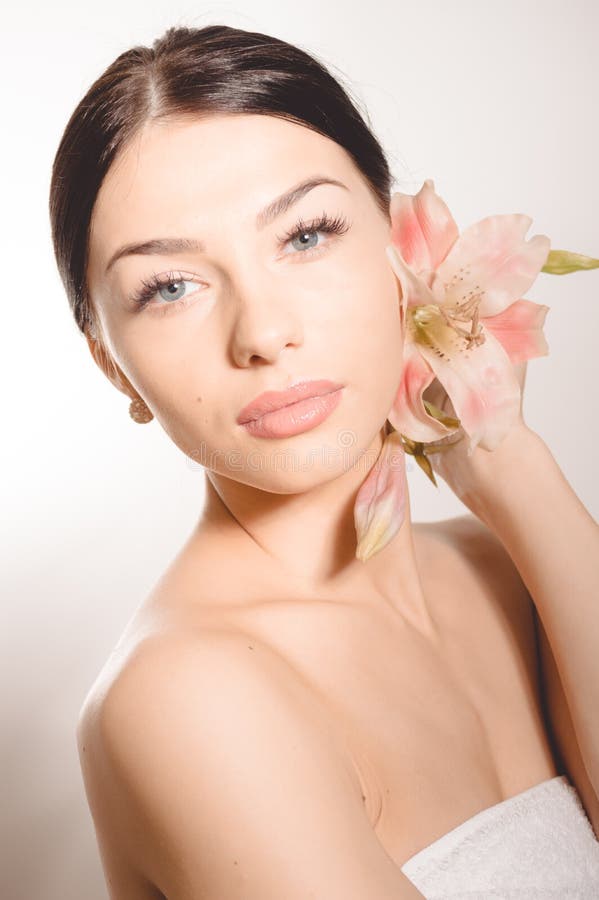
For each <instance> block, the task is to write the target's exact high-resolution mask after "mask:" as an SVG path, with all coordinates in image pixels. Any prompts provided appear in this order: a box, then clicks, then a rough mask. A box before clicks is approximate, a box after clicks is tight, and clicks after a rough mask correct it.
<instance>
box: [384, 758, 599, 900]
mask: <svg viewBox="0 0 599 900" xmlns="http://www.w3.org/2000/svg"><path fill="white" fill-rule="evenodd" d="M401 871H402V872H403V873H404V875H406V876H407V878H409V879H410V881H412V882H413V883H414V884H415V885H416V887H417V888H418V890H419V891H420V892H421V893H422V894H424V896H425V897H426V898H427V900H491V898H493V900H553V898H555V900H599V841H598V840H597V838H596V837H595V833H594V831H593V828H592V826H591V823H590V822H589V819H588V818H587V815H586V813H585V811H584V807H583V805H582V803H581V800H580V796H579V794H578V791H577V790H576V788H575V787H574V785H572V784H571V783H570V781H569V780H568V778H567V776H566V775H556V776H555V777H554V778H549V779H547V781H543V782H541V784H537V785H535V786H534V787H532V788H529V789H528V790H526V791H523V792H522V793H520V794H517V795H516V796H515V797H509V798H508V799H507V800H503V801H501V802H500V803H497V804H495V805H494V806H491V807H489V808H488V809H484V810H482V811H481V812H479V813H477V814H476V815H474V816H472V818H470V819H467V821H466V822H463V823H462V824H461V825H458V826H457V827H456V828H453V829H452V830H451V831H449V832H448V833H447V834H444V835H443V836H442V837H440V838H439V839H438V840H436V841H434V842H433V843H432V844H429V846H428V847H425V848H424V849H423V850H421V851H420V852H418V853H416V854H415V855H414V856H411V857H410V859H408V860H406V862H405V863H404V864H403V866H402V867H401Z"/></svg>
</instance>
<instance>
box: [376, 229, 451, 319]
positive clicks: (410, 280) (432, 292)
mask: <svg viewBox="0 0 599 900" xmlns="http://www.w3.org/2000/svg"><path fill="white" fill-rule="evenodd" d="M385 253H386V255H387V259H388V260H389V262H390V264H391V268H392V269H393V271H394V273H395V275H396V276H397V280H398V281H399V284H400V286H401V300H400V304H401V312H402V321H404V322H405V313H406V310H407V309H408V307H410V306H426V305H428V304H431V303H432V304H441V303H443V302H444V297H445V288H444V286H443V282H442V281H441V279H440V278H439V276H438V275H437V273H436V272H433V271H432V270H431V271H429V270H425V274H426V276H427V278H426V279H425V278H423V277H422V275H417V274H416V273H415V272H414V271H413V270H412V269H411V268H410V267H409V266H408V265H407V264H406V262H405V261H404V259H403V258H402V256H401V254H400V253H399V251H398V250H397V247H394V246H393V244H388V245H387V247H385ZM429 284H430V286H429Z"/></svg>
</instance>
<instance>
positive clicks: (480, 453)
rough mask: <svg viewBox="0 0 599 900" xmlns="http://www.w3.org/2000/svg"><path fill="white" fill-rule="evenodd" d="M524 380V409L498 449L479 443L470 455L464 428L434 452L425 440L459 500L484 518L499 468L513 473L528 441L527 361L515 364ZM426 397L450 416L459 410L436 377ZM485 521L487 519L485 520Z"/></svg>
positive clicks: (433, 461) (429, 453)
mask: <svg viewBox="0 0 599 900" xmlns="http://www.w3.org/2000/svg"><path fill="white" fill-rule="evenodd" d="M514 371H515V372H516V375H517V378H518V381H519V384H520V390H521V395H520V410H519V415H518V418H517V420H516V422H515V423H514V425H513V426H512V428H511V429H510V430H509V432H508V433H507V434H506V436H505V437H504V439H503V441H502V442H501V444H499V446H498V447H496V449H495V450H484V449H482V448H481V447H475V448H474V450H473V452H472V454H471V455H470V456H469V455H468V437H467V435H466V434H465V432H464V430H463V428H461V427H460V428H459V429H458V431H457V433H454V434H451V435H449V436H448V437H447V438H442V439H441V440H439V441H435V443H434V446H437V447H439V446H440V447H442V448H443V449H442V450H439V451H438V452H433V448H432V447H431V446H430V445H428V446H427V445H426V444H425V448H426V456H427V457H428V458H429V460H430V463H431V466H432V468H433V471H434V472H435V474H437V475H439V476H440V477H441V478H442V479H443V481H445V482H446V484H447V485H449V487H450V488H451V490H452V491H453V492H454V494H455V495H456V496H457V497H458V499H459V500H461V501H462V503H464V505H465V506H467V507H468V509H469V510H470V511H471V512H472V513H474V515H476V516H478V517H479V518H481V519H483V515H482V506H481V502H480V501H481V499H482V497H483V496H484V494H485V492H486V491H487V488H488V486H489V485H490V484H491V483H494V484H495V485H496V484H497V480H498V478H499V472H500V470H501V477H505V475H506V474H507V473H509V468H510V466H512V465H513V466H515V465H517V461H518V456H519V453H520V452H521V447H522V445H523V441H524V442H525V440H526V438H527V437H528V435H529V434H531V431H530V429H529V428H528V426H527V425H526V423H525V421H524V418H523V415H522V405H523V404H522V397H523V392H524V385H525V382H526V372H527V362H522V363H516V364H514ZM424 398H425V399H426V400H430V402H431V403H433V404H434V405H435V406H437V407H438V408H439V409H441V410H442V411H443V412H445V413H447V414H448V415H450V416H454V417H456V412H455V409H454V407H453V404H452V402H451V400H450V399H449V396H448V394H447V392H446V391H445V389H444V387H443V385H442V384H441V383H440V382H439V381H437V379H435V380H434V381H433V383H432V384H431V385H430V386H429V387H428V388H427V389H426V391H425V392H424ZM456 434H461V435H462V436H463V437H462V440H459V441H457V442H456ZM483 521H484V520H483Z"/></svg>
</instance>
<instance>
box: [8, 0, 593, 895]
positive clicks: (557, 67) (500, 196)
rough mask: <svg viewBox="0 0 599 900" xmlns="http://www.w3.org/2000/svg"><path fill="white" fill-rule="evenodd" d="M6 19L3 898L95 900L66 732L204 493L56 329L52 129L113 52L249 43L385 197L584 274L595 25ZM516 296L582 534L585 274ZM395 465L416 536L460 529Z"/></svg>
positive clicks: (425, 3)
mask: <svg viewBox="0 0 599 900" xmlns="http://www.w3.org/2000/svg"><path fill="white" fill-rule="evenodd" d="M3 15H4V23H3V34H2V53H1V54H0V66H1V80H0V87H1V90H2V98H1V99H2V124H3V128H2V141H1V144H0V148H1V149H0V152H1V153H2V170H1V171H2V216H1V223H0V227H1V228H2V248H3V250H2V271H3V275H4V290H3V291H2V301H3V302H2V319H1V320H0V321H1V323H2V327H1V334H2V340H1V348H2V352H1V353H0V365H1V366H2V407H1V410H2V425H3V429H2V435H3V438H2V453H3V461H2V466H1V472H2V492H3V493H2V513H3V515H2V540H1V542H0V546H1V548H2V551H1V552H2V585H1V589H2V599H3V603H2V614H3V615H2V622H1V623H0V624H1V635H2V636H1V641H2V644H1V646H0V659H2V663H3V673H2V679H1V685H2V701H3V710H2V724H3V728H2V775H3V785H2V804H1V806H2V831H3V834H2V845H1V846H2V855H3V858H2V859H1V860H0V871H1V872H2V875H1V877H2V879H3V880H4V884H3V885H0V894H1V895H2V896H3V897H6V898H7V900H36V898H39V900H42V898H43V900H82V898H85V900H99V898H103V897H106V890H105V887H104V882H103V877H102V872H101V868H100V863H99V859H98V854H97V849H96V845H95V839H94V833H93V829H92V824H91V819H90V817H89V813H88V809H87V806H86V803H85V799H84V794H83V786H82V782H81V776H80V772H79V765H78V760H77V755H76V745H75V736H74V729H75V724H76V719H77V714H78V710H79V707H80V706H81V703H82V702H83V699H84V696H85V694H86V692H87V690H88V688H89V686H90V685H91V683H92V682H93V679H94V678H95V676H96V674H97V672H98V670H99V668H100V666H101V665H102V663H103V662H104V660H105V659H106V657H107V655H108V653H109V651H110V649H111V647H112V646H113V645H114V643H115V642H116V640H117V639H118V636H119V634H120V632H121V630H122V628H123V626H124V624H125V623H126V621H127V620H128V618H129V616H130V615H131V613H132V612H133V610H134V609H135V607H136V606H137V605H138V604H139V603H140V602H141V600H142V599H143V598H144V596H145V595H146V594H147V592H148V590H149V589H150V587H151V586H152V585H153V584H154V582H155V580H156V579H157V578H158V576H159V575H160V574H161V572H162V571H163V569H164V568H165V566H166V565H167V563H168V562H169V561H170V560H171V558H172V556H173V554H174V553H175V552H176V551H177V550H178V549H179V547H180V546H181V544H182V542H183V540H184V539H185V538H186V537H187V535H188V533H189V531H190V529H191V527H192V524H193V522H194V520H195V519H196V517H197V515H198V512H199V510H200V509H201V506H202V483H203V474H202V470H200V469H198V468H194V467H193V466H192V465H191V464H189V463H188V461H187V460H186V458H185V457H184V456H183V455H182V453H181V452H180V451H179V450H178V449H177V448H176V447H175V446H174V445H173V444H172V443H171V442H170V440H169V439H168V438H167V437H166V435H165V434H164V433H163V432H161V431H160V430H159V426H158V425H157V423H156V422H155V421H154V422H152V423H151V424H150V425H144V426H140V425H136V424H135V423H134V422H133V421H132V420H131V419H130V418H129V415H128V401H127V399H126V398H125V397H124V395H122V394H120V393H119V392H118V391H116V390H115V388H113V387H112V386H111V385H110V384H109V382H108V381H107V380H106V379H105V378H104V376H103V375H102V374H101V372H100V371H99V369H98V368H97V367H96V366H95V364H94V363H93V361H92V358H91V356H90V354H89V351H88V348H87V344H86V343H85V341H84V339H83V337H82V336H81V335H80V334H79V332H78V331H77V329H76V327H75V324H74V322H73V320H72V318H71V313H70V310H69V307H68V303H67V300H66V297H65V295H64V292H63V289H62V285H61V283H60V280H59V277H58V273H57V271H56V267H55V263H54V258H53V255H52V247H51V243H50V233H49V222H48V213H47V203H48V188H49V179H50V168H51V164H52V159H53V156H54V153H55V151H56V148H57V145H58V142H59V140H60V137H61V134H62V131H63V129H64V127H65V125H66V122H67V119H68V117H69V116H70V114H71V112H72V110H73V109H74V107H75V105H76V104H77V102H78V101H79V99H80V98H81V96H82V95H83V94H84V93H85V91H86V90H87V88H88V87H89V85H90V84H91V82H92V81H93V80H94V79H95V78H96V77H97V76H98V75H99V74H100V73H101V72H102V71H103V70H104V69H105V68H106V66H107V65H109V63H111V62H112V61H113V59H114V58H115V57H116V56H117V55H118V54H119V53H121V52H122V51H124V50H126V49H128V48H129V47H130V46H132V45H134V44H138V43H150V42H151V41H152V40H153V39H154V38H155V37H157V36H158V35H159V34H161V33H162V32H163V31H164V30H165V29H166V28H167V27H168V26H170V25H176V24H180V25H193V26H196V27H202V26H204V25H209V24H216V23H222V24H227V25H233V26H237V27H240V28H243V29H246V30H250V31H264V32H267V33H269V34H272V35H275V36H277V37H280V38H283V39H285V40H288V41H290V42H292V43H296V44H298V45H299V46H301V47H302V48H303V49H306V50H308V51H309V52H312V53H314V54H316V55H317V56H318V58H319V59H320V60H321V61H322V62H324V63H325V64H326V65H328V66H329V67H330V68H331V70H332V72H333V74H338V75H341V76H343V77H344V78H345V79H347V81H348V82H349V83H350V85H351V87H352V89H353V91H354V92H355V94H356V95H357V96H358V97H359V98H360V100H361V101H362V102H363V103H364V104H365V106H366V108H367V109H368V112H369V115H370V119H371V123H372V126H373V128H374V131H375V133H376V134H377V136H378V137H379V139H380V140H381V141H382V143H383V145H384V147H385V149H386V151H387V153H388V156H389V159H390V163H391V166H392V169H393V172H394V174H395V175H396V177H397V178H398V179H399V180H400V185H401V187H400V189H401V190H403V191H404V192H408V193H415V192H416V191H417V190H418V189H419V188H420V186H421V185H422V182H423V180H424V179H425V178H433V179H434V182H435V187H436V189H437V191H438V193H439V194H440V195H441V196H442V197H443V198H444V199H445V201H446V202H447V203H448V205H449V208H450V210H451V211H452V213H453V215H454V217H455V219H456V221H457V223H458V225H459V226H460V228H462V229H463V228H465V227H466V226H467V225H469V224H471V223H473V222H475V221H477V220H478V219H481V218H483V217H484V216H486V215H490V214H494V213H513V212H523V213H527V214H528V215H530V216H531V217H532V218H533V225H532V227H531V230H530V232H529V235H532V234H535V233H541V234H547V235H548V236H549V237H550V238H551V241H552V246H553V247H555V248H564V249H570V250H574V251H577V252H580V253H586V254H589V255H593V256H599V227H598V225H597V210H598V207H599V175H598V167H599V130H598V126H597V117H598V108H597V94H598V86H599V85H598V81H599V54H598V53H597V35H598V33H599V6H598V5H597V4H596V2H594V0H569V2H568V3H556V2H548V0H535V2H530V0H528V2H527V0H502V2H501V3H496V2H493V3H490V2H481V0H478V2H474V0H473V2H465V0H452V2H451V3H448V2H442V0H437V2H432V0H418V2H411V3H406V2H402V0H394V2H392V3H391V2H390V3H383V2H377V0H371V2H369V3H368V4H362V3H359V4H356V5H354V6H353V7H352V6H350V5H349V4H348V3H347V2H346V0H337V2H335V0H327V2H326V3H323V2H322V0H321V2H313V0H303V2H301V3H298V2H293V3H282V2H280V0H277V2H274V0H268V2H264V0H252V2H251V3H250V2H246V3H243V2H237V3H220V4H218V5H213V6H204V5H202V4H200V3H196V4H192V3H177V2H176V0H168V2H166V0H165V2H162V3H160V2H148V0H144V2H126V0H125V2H124V0H119V2H118V3H117V2H114V0H104V2H102V3H94V4H85V3H82V2H79V3H72V4H69V3H67V2H64V0H63V2H54V3H48V4H46V5H44V6H42V4H41V3H40V2H39V0H38V2H37V3H34V4H31V3H29V4H14V5H13V6H12V8H11V11H10V13H8V17H7V14H6V13H4V14H3ZM526 296H527V297H528V299H531V300H535V301H536V302H541V303H546V304H547V305H548V306H550V312H549V313H548V315H547V319H546V324H545V334H546V336H547V340H548V343H549V348H550V354H549V356H547V357H543V358H540V359H537V360H533V361H531V362H530V363H529V365H528V378H527V385H526V392H525V402H524V415H525V419H526V421H527V422H528V424H529V425H530V426H531V427H532V428H534V429H535V430H536V431H538V432H539V433H540V434H541V436H542V437H543V438H544V440H545V441H546V443H547V444H548V445H549V447H550V448H551V450H552V452H553V454H554V456H555V457H556V459H557V460H558V462H559V464H560V465H561V467H562V469H563V471H564V473H565V474H566V477H567V478H568V480H569V481H570V483H571V485H572V487H573V488H574V490H575V491H576V492H577V493H578V495H579V496H580V498H581V499H582V501H583V502H584V503H585V504H586V506H587V507H588V509H589V510H590V511H591V513H592V514H593V515H594V516H596V517H597V515H598V514H599V481H598V479H597V475H596V470H595V459H596V457H597V447H598V446H599V443H598V440H597V438H598V434H597V400H596V391H597V376H598V375H599V364H598V361H597V355H598V334H599V271H594V272H582V273H576V274H573V275H568V276H563V277H558V276H550V275H544V274H541V275H539V277H538V279H537V281H536V282H535V284H534V285H533V287H532V289H531V290H530V291H529V292H528V293H527V295H526ZM408 460H409V458H408ZM409 463H410V466H409V473H408V477H409V479H410V487H411V502H412V510H413V517H414V519H416V520H431V519H440V518H446V517H448V516H453V515H457V514H460V513H461V512H463V511H464V508H463V507H462V506H461V505H460V503H459V502H458V501H457V500H456V499H455V498H454V497H453V495H452V494H451V492H450V491H449V489H447V488H446V486H445V485H444V484H442V483H441V486H440V488H439V490H435V488H434V487H433V486H432V485H431V484H430V483H429V482H428V481H427V479H426V478H425V476H424V474H423V473H422V472H421V471H420V470H419V469H417V468H416V467H414V465H413V463H412V462H411V460H409ZM506 489H509V485H506ZM547 514H548V515H551V510H548V511H547ZM564 602H567V598H566V597H565V598H564Z"/></svg>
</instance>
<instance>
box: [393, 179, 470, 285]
mask: <svg viewBox="0 0 599 900" xmlns="http://www.w3.org/2000/svg"><path fill="white" fill-rule="evenodd" d="M389 211H390V215H391V221H392V230H391V240H392V242H393V243H394V244H396V246H397V248H398V250H399V252H400V253H401V255H402V256H403V258H404V259H405V261H406V263H407V264H408V265H409V266H412V268H413V269H414V271H415V272H420V270H421V269H436V268H437V266H438V265H439V263H440V262H441V260H442V259H444V258H445V256H446V255H447V253H448V251H449V249H450V247H451V246H452V244H453V243H454V242H455V240H456V239H457V237H458V226H457V225H456V223H455V221H454V218H453V216H452V215H451V213H450V211H449V209H448V208H447V206H446V204H445V202H444V201H443V200H442V199H441V197H439V195H438V194H437V193H435V185H434V182H433V181H432V180H431V179H430V178H428V179H427V180H426V181H425V182H424V184H423V185H422V187H421V188H420V190H419V191H418V193H417V194H402V193H401V192H399V191H397V192H396V193H394V194H393V195H392V197H391V203H390V210H389Z"/></svg>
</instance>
